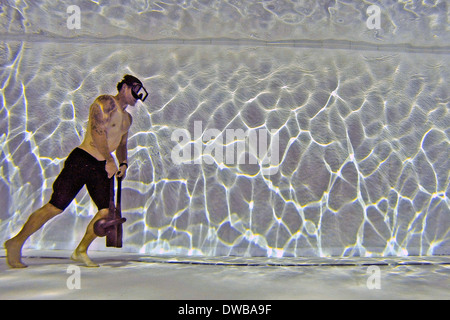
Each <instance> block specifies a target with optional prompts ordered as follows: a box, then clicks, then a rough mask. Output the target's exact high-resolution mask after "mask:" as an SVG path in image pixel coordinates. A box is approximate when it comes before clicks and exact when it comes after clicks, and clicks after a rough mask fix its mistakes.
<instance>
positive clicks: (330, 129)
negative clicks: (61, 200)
mask: <svg viewBox="0 0 450 320" xmlns="http://www.w3.org/2000/svg"><path fill="white" fill-rule="evenodd" d="M58 3H59V4H58V5H55V4H54V2H49V3H47V2H44V1H42V3H41V4H40V5H38V3H37V2H33V3H32V4H31V3H27V2H20V4H13V2H12V1H10V2H7V5H6V6H5V7H2V11H0V14H2V16H3V17H5V18H7V19H3V20H2V25H1V26H2V29H1V31H2V32H1V34H2V36H3V37H4V40H2V38H0V61H1V64H0V90H1V93H2V99H0V141H1V145H2V149H1V155H0V177H1V179H0V191H1V193H0V206H1V208H2V210H1V211H0V234H1V239H6V238H8V237H9V236H11V235H12V234H14V233H16V232H17V231H18V230H19V229H20V227H21V226H22V224H23V223H24V222H25V220H26V219H27V217H28V216H29V214H30V213H31V212H32V210H35V209H37V208H39V207H40V206H41V205H43V204H45V203H46V202H47V201H48V200H49V197H50V195H51V191H52V190H51V187H52V183H53V181H54V180H55V178H56V176H57V175H58V173H59V171H60V170H61V169H62V166H63V163H64V159H65V157H66V156H67V155H68V153H69V152H70V151H71V150H72V149H73V148H74V147H76V146H77V145H78V144H79V143H80V142H81V141H82V139H83V136H84V132H85V128H86V122H87V118H88V111H89V106H90V104H91V103H92V102H93V100H94V99H95V97H97V96H98V95H100V94H103V93H109V94H115V85H116V83H117V82H118V81H120V79H121V78H122V76H123V74H125V73H132V74H134V75H136V76H137V77H139V78H140V79H142V80H143V82H144V83H145V86H146V87H147V88H148V89H149V92H150V96H149V98H148V100H147V101H146V102H145V103H144V104H138V105H136V107H134V108H132V107H130V109H129V111H130V113H132V115H133V119H134V121H133V126H132V128H131V132H130V135H129V143H128V147H129V152H128V157H129V163H130V167H129V169H128V173H127V179H126V181H125V182H124V185H123V186H124V191H123V205H122V206H123V214H124V215H125V216H126V218H127V223H126V224H125V225H124V228H125V250H126V251H131V252H141V253H150V254H152V253H158V254H161V253H167V254H182V255H186V254H189V255H191V254H192V255H206V256H214V255H239V256H241V255H246V256H271V257H281V256H285V257H286V256H330V255H338V256H353V255H362V256H386V255H431V254H449V253H450V242H449V241H450V235H449V231H450V210H449V195H450V189H449V153H450V147H449V136H450V131H449V127H450V126H449V125H450V115H449V108H450V105H449V104H450V90H449V85H448V83H449V82H450V67H449V59H448V57H449V51H448V49H447V48H446V47H445V44H448V41H447V42H445V41H446V39H447V40H448V25H447V24H445V23H444V22H445V21H446V20H445V19H446V16H447V15H448V8H447V4H446V3H445V2H443V1H442V2H441V1H422V4H414V5H413V4H411V3H410V2H408V3H407V4H402V3H400V2H398V3H397V2H392V4H390V5H389V6H388V5H384V6H383V5H382V4H380V5H381V6H382V9H383V10H382V12H383V14H382V21H383V23H382V30H379V31H378V32H373V30H368V29H367V28H366V27H365V20H364V19H366V16H365V15H364V13H365V8H366V7H367V6H368V5H369V4H365V5H362V4H360V2H359V1H345V2H344V1H343V2H340V1H301V2H299V3H295V2H289V1H284V2H283V1H281V2H272V1H268V2H249V3H251V4H252V5H245V6H244V5H241V4H240V3H238V2H236V3H235V2H233V1H223V2H219V1H217V2H214V1H213V2H209V4H208V5H206V2H205V3H203V2H202V1H192V2H188V1H185V2H183V3H178V4H176V3H168V2H145V1H141V2H135V5H134V6H132V5H130V6H122V7H121V6H118V5H113V4H112V3H109V4H107V3H106V2H105V3H99V4H96V3H94V2H92V3H91V4H90V6H91V7H85V6H82V5H81V4H80V8H81V17H82V20H81V23H82V28H81V29H80V30H78V31H77V30H75V31H73V30H72V31H69V30H68V29H67V28H66V21H65V19H67V16H68V15H67V13H66V11H65V9H66V7H67V5H69V4H68V3H67V4H65V2H64V1H61V2H58ZM138 3H139V5H138ZM280 3H281V4H282V5H280ZM361 3H362V2H361ZM390 3H391V2H390ZM139 6H141V7H139ZM352 12H353V13H352ZM357 13H358V14H357ZM40 14H41V15H43V16H44V17H47V19H42V20H39V21H43V22H41V23H40V24H39V23H38V22H37V20H38V17H39V15H40ZM355 15H356V16H358V15H360V16H361V17H360V18H359V19H357V20H356V22H355V21H354V20H353V19H352V17H354V16H355ZM339 17H340V18H339ZM402 17H408V18H407V19H403V18H402ZM397 18H398V21H396V20H395V19H397ZM308 22H309V23H308ZM314 26H315V27H316V28H313V27H314ZM408 26H409V31H407V30H408ZM419 26H420V27H419ZM352 30H353V32H352ZM130 34H132V36H133V39H131V40H130V41H128V42H127V39H128V38H127V37H124V35H130ZM338 34H339V35H340V37H339V38H338V40H340V41H344V40H345V41H347V42H345V43H346V44H349V43H353V44H355V45H356V46H357V47H358V46H359V47H358V50H353V49H354V48H351V47H350V45H348V46H347V45H346V46H345V47H344V48H342V49H337V46H338V44H339V43H338V44H336V42H329V41H328V40H329V39H333V37H334V36H337V35H338ZM77 36H78V37H80V38H78V39H80V40H79V41H77V38H76V37H77ZM68 37H75V38H74V39H68ZM107 37H112V38H111V39H112V40H108V41H104V40H105V38H107ZM223 37H227V38H229V41H228V42H221V43H220V44H215V43H216V42H213V40H211V41H210V42H209V43H208V42H205V41H199V42H198V43H196V42H194V41H193V40H192V39H195V38H210V39H218V38H223ZM446 37H447V38H446ZM162 38H170V39H169V40H165V41H162V40H161V39H162ZM232 38H241V39H244V40H245V41H244V40H241V41H237V40H233V39H232ZM96 39H97V40H96ZM183 39H185V40H183ZM255 39H256V40H257V41H256V42H251V41H253V40H255ZM282 39H284V40H295V41H297V40H299V42H297V44H298V43H301V44H303V45H301V46H298V45H296V42H295V41H294V42H292V41H290V42H288V44H287V45H276V44H273V43H269V42H271V41H275V40H282ZM311 39H313V42H305V41H306V40H308V41H309V40H311ZM141 40H149V41H150V42H149V43H144V42H140V41H141ZM250 40H251V41H250ZM324 41H325V42H324ZM327 41H328V42H327ZM306 43H308V44H309V45H307V46H305V45H304V44H306ZM324 43H325V45H324ZM341 43H342V42H341ZM405 44H407V45H409V46H415V47H417V48H419V49H418V50H419V51H420V52H414V53H413V52H410V50H409V49H408V46H406V45H405ZM363 45H367V50H363V49H362V46H363ZM200 121H201V123H202V125H203V130H206V129H218V130H219V131H220V132H226V130H227V129H234V130H238V129H242V130H243V131H247V132H248V130H250V131H252V130H261V129H267V130H268V131H269V132H271V137H269V138H270V139H269V140H270V141H273V140H272V139H273V138H274V136H276V137H277V138H278V141H279V150H278V154H277V155H278V157H277V158H278V162H277V163H275V164H272V165H273V167H274V168H275V169H276V170H275V171H274V174H271V175H265V174H263V171H262V166H261V165H260V164H261V162H262V161H263V159H262V158H258V164H248V163H244V164H229V163H224V162H220V161H213V162H212V163H210V162H207V161H205V160H204V159H202V161H200V163H199V164H194V163H184V164H175V163H174V162H173V159H172V157H171V155H172V151H173V149H174V147H175V146H176V145H177V141H173V139H172V133H173V132H174V131H175V130H177V129H185V130H187V131H188V132H189V133H191V134H192V137H194V135H193V131H194V124H195V122H200ZM193 142H194V141H193ZM199 142H200V143H201V144H202V145H203V146H205V147H206V145H207V142H206V141H205V142H202V141H201V139H200V140H197V143H199ZM241 155H243V154H238V156H241ZM93 214H95V206H94V204H93V203H91V200H90V198H89V196H88V194H87V192H85V191H84V190H83V191H82V192H80V194H79V195H78V196H77V198H76V200H75V201H74V202H73V203H72V205H71V206H70V207H68V208H67V210H66V212H65V214H63V215H61V216H59V217H57V218H56V219H55V220H54V221H52V222H51V223H49V224H47V225H46V226H45V228H44V229H43V230H42V232H39V233H37V234H36V235H34V236H33V237H32V238H31V240H30V241H29V243H28V246H30V247H33V248H47V249H48V248H60V249H70V248H73V247H74V245H76V243H77V242H78V241H79V240H80V239H81V237H82V235H83V233H84V230H85V228H86V226H87V224H88V221H89V220H90V219H91V218H92V216H93ZM94 247H95V248H98V249H104V247H103V241H97V242H96V243H95V244H94Z"/></svg>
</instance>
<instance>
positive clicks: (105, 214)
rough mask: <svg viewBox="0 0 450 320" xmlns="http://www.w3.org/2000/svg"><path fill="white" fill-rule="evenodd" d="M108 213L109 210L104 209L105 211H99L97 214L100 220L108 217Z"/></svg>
mask: <svg viewBox="0 0 450 320" xmlns="http://www.w3.org/2000/svg"><path fill="white" fill-rule="evenodd" d="M108 213H109V209H108V208H105V209H100V210H99V211H98V213H97V214H98V215H99V217H101V218H106V217H107V216H108Z"/></svg>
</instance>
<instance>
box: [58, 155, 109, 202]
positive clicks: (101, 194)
mask: <svg viewBox="0 0 450 320" xmlns="http://www.w3.org/2000/svg"><path fill="white" fill-rule="evenodd" d="M105 165H106V161H99V160H97V159H96V158H95V157H93V156H91V155H90V154H89V153H87V152H86V151H84V150H83V149H80V148H75V149H74V150H73V151H72V152H71V153H70V154H69V156H68V157H67V159H66V161H65V162H64V168H63V170H62V171H61V173H60V174H59V176H58V177H57V178H56V180H55V182H54V183H53V194H52V198H51V199H50V203H51V204H52V205H54V206H55V207H57V208H58V209H60V210H64V209H65V208H67V207H68V206H69V204H70V203H71V202H72V200H73V199H74V198H75V197H76V195H77V194H78V192H79V191H80V190H81V188H83V186H84V185H86V188H87V190H88V192H89V195H90V196H91V198H92V200H93V201H94V203H95V205H96V206H97V208H98V210H101V209H107V208H109V197H110V186H111V179H113V178H111V179H109V178H108V174H107V172H106V170H105Z"/></svg>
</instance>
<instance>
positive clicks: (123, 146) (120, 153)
mask: <svg viewBox="0 0 450 320" xmlns="http://www.w3.org/2000/svg"><path fill="white" fill-rule="evenodd" d="M129 117H130V126H131V123H132V122H133V119H132V118H131V115H129ZM127 142H128V131H127V132H126V133H125V134H124V135H123V136H122V140H120V144H119V146H118V147H117V150H116V157H117V160H119V164H123V163H126V166H120V167H119V170H120V174H119V175H118V177H121V178H125V172H126V170H127V169H128V157H127V154H128V148H127Z"/></svg>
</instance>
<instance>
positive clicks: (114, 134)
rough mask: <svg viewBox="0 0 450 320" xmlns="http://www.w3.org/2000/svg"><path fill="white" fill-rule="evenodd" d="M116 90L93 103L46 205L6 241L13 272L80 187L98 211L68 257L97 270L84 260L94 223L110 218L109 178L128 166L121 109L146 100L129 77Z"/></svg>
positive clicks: (128, 123)
mask: <svg viewBox="0 0 450 320" xmlns="http://www.w3.org/2000/svg"><path fill="white" fill-rule="evenodd" d="M117 90H118V91H119V93H118V94H117V95H116V96H111V95H102V96H100V97H98V98H97V99H96V100H95V101H94V103H93V104H92V105H91V107H90V111H89V122H88V128H87V133H86V136H85V139H84V141H83V143H82V144H81V145H80V146H79V147H78V148H75V149H74V150H73V151H72V152H71V153H70V155H69V156H68V158H67V159H66V161H65V163H64V169H63V170H62V171H61V173H60V174H59V176H58V178H57V179H56V180H55V182H54V184H53V195H52V197H51V200H50V201H49V203H47V204H46V205H44V206H43V207H42V208H40V209H38V210H37V211H35V212H33V213H32V214H31V216H30V217H29V218H28V220H27V222H26V223H25V225H24V226H23V228H22V230H21V231H20V232H19V233H18V234H17V235H16V236H15V237H14V238H12V239H10V240H8V241H6V242H5V248H6V255H7V261H8V264H9V265H10V266H11V267H12V268H25V267H27V266H26V265H25V264H23V263H22V261H21V258H22V247H23V244H24V243H25V241H26V240H27V239H28V238H29V237H30V236H31V235H32V234H33V233H35V232H36V231H37V230H39V229H40V228H41V227H42V226H43V225H44V224H45V223H46V222H47V221H48V220H50V219H52V218H54V217H55V216H57V215H58V214H60V213H61V212H63V211H64V209H65V208H66V207H67V206H69V204H70V203H71V202H72V200H73V199H74V198H75V196H76V195H77V193H78V192H79V191H80V190H81V188H82V187H83V186H84V185H86V187H87V190H88V192H89V195H90V196H91V198H92V200H93V201H94V202H95V204H96V206H97V207H98V210H99V211H98V213H97V214H96V215H95V216H94V218H93V219H92V221H91V222H90V223H89V225H88V227H87V230H86V234H85V235H84V237H83V239H82V240H81V242H80V244H79V245H78V247H77V248H76V249H75V251H74V252H73V254H72V257H71V258H72V260H75V261H79V262H82V263H84V264H85V265H86V266H88V267H98V265H97V264H96V263H94V262H93V261H92V260H91V259H90V258H89V257H88V255H87V249H88V247H89V245H90V244H91V243H92V241H94V239H95V238H96V237H97V236H96V235H95V233H94V223H95V222H96V221H97V220H99V219H101V218H106V216H107V215H108V208H109V198H110V182H111V179H114V178H113V176H114V175H115V174H117V177H120V178H122V179H124V178H125V174H126V170H127V167H128V164H127V139H128V129H129V128H130V126H131V122H132V118H131V115H130V114H129V113H128V112H127V111H126V110H125V109H126V108H127V106H128V105H130V106H134V105H135V104H136V102H137V100H139V99H140V100H142V101H144V100H145V99H146V98H147V96H148V94H147V91H146V90H145V88H144V87H143V85H142V82H141V81H139V79H137V78H135V77H133V76H130V75H125V76H124V78H123V80H122V81H121V82H119V83H118V84H117ZM144 94H145V96H144ZM113 151H116V157H117V160H118V161H119V163H120V165H119V168H120V171H119V169H118V168H117V165H116V162H115V160H114V158H113V157H112V155H111V152H113Z"/></svg>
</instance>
